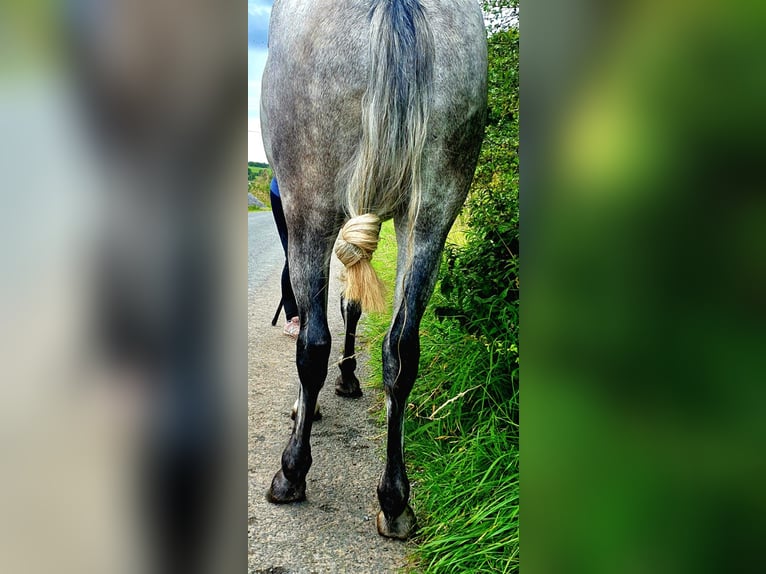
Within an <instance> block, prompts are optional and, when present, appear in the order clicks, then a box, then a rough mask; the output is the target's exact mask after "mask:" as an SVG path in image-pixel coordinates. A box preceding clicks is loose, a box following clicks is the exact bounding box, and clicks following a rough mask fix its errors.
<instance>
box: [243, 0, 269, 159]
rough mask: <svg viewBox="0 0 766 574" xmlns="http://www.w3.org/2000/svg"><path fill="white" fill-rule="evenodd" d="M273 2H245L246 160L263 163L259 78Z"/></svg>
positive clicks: (259, 0) (248, 0)
mask: <svg viewBox="0 0 766 574" xmlns="http://www.w3.org/2000/svg"><path fill="white" fill-rule="evenodd" d="M273 3H274V0H247V160H248V161H261V162H265V161H266V154H265V153H264V151H263V142H262V141H261V120H260V101H261V75H262V74H263V67H264V65H265V64H266V44H267V35H268V29H269V16H270V14H271V5H272V4H273Z"/></svg>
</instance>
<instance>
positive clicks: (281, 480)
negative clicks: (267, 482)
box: [266, 470, 306, 504]
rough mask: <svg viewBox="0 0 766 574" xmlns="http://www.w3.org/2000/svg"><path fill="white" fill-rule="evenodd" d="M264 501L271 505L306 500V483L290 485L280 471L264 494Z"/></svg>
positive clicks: (303, 481)
mask: <svg viewBox="0 0 766 574" xmlns="http://www.w3.org/2000/svg"><path fill="white" fill-rule="evenodd" d="M266 500H268V501H269V502H271V503H273V504H289V503H291V502H300V501H302V500H306V481H305V480H302V481H300V483H298V484H297V485H294V484H291V483H290V481H289V480H287V479H286V478H285V475H284V474H282V471H281V470H280V471H279V472H277V474H275V475H274V480H272V481H271V487H270V488H269V490H268V491H267V492H266Z"/></svg>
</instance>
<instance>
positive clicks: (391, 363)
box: [378, 313, 420, 539]
mask: <svg viewBox="0 0 766 574" xmlns="http://www.w3.org/2000/svg"><path fill="white" fill-rule="evenodd" d="M403 317H404V314H403V313H399V314H398V316H397V318H396V319H395V320H394V324H393V325H392V328H391V331H390V332H389V334H388V336H387V337H386V341H385V342H384V344H383V380H384V383H385V385H386V407H387V421H388V436H387V442H386V466H385V469H384V471H383V475H382V476H381V479H380V484H379V485H378V501H379V502H380V508H381V512H380V514H379V515H378V532H380V534H382V535H384V536H388V537H392V538H402V539H405V538H408V537H409V536H410V535H411V534H412V533H413V532H414V530H415V527H416V520H415V515H414V513H413V512H412V509H411V508H410V506H409V504H408V501H409V498H410V483H409V480H408V478H407V471H406V468H405V465H404V452H403V448H404V414H405V409H406V406H407V397H408V396H409V394H410V391H411V390H412V386H413V383H414V382H415V377H416V376H417V367H418V360H419V358H420V342H419V338H418V334H417V333H418V331H417V324H418V323H419V321H418V320H417V318H415V317H413V318H412V319H411V320H409V321H407V324H405V321H404V318H403Z"/></svg>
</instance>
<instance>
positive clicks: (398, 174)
mask: <svg viewBox="0 0 766 574" xmlns="http://www.w3.org/2000/svg"><path fill="white" fill-rule="evenodd" d="M433 59H434V39H433V34H432V32H431V28H430V26H429V24H428V22H427V20H426V17H425V13H424V9H423V6H422V5H421V3H420V1H419V0H373V3H372V8H371V11H370V46H369V75H368V83H367V89H366V91H365V94H364V96H363V98H362V138H361V143H360V147H359V150H358V153H357V155H356V156H355V157H354V158H353V160H352V165H351V166H350V177H349V179H348V186H347V189H346V202H347V205H346V209H347V210H348V214H349V216H350V219H349V220H348V222H347V223H346V224H345V225H344V226H343V228H342V229H341V233H340V237H339V239H338V241H337V242H336V244H335V253H336V255H337V256H338V258H339V259H340V260H341V262H343V264H344V265H345V267H346V273H345V275H346V286H345V297H346V299H348V300H352V301H359V302H360V303H361V306H362V308H363V309H367V310H381V309H382V308H383V306H384V298H383V286H382V283H381V281H380V279H379V278H378V276H377V274H376V273H375V270H374V269H373V268H372V265H371V264H370V259H371V258H372V254H373V252H374V251H375V249H376V248H377V245H378V239H379V233H380V225H381V218H380V216H382V215H383V214H392V213H396V212H399V211H400V210H402V209H404V208H405V206H406V209H407V221H408V229H409V230H410V233H413V230H414V224H415V220H416V219H417V215H418V210H419V208H420V201H421V193H422V187H423V186H422V177H421V158H422V155H423V148H424V146H425V142H426V131H427V123H428V114H429V107H430V102H431V84H432V78H433ZM411 244H412V242H411V241H410V245H411ZM411 262H412V253H411V251H410V255H409V257H408V262H407V266H406V269H409V267H411Z"/></svg>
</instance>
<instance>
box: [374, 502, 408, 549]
mask: <svg viewBox="0 0 766 574" xmlns="http://www.w3.org/2000/svg"><path fill="white" fill-rule="evenodd" d="M417 526H418V524H417V520H416V519H415V513H414V512H412V508H410V505H409V504H408V505H407V506H406V507H405V508H404V512H402V513H401V514H400V515H399V516H398V517H397V518H394V519H393V520H389V519H387V518H386V516H385V514H383V511H382V510H381V511H380V512H378V534H380V535H381V536H385V537H387V538H398V539H399V540H407V539H408V538H409V537H410V536H412V535H413V534H414V533H415V530H416V529H417Z"/></svg>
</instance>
